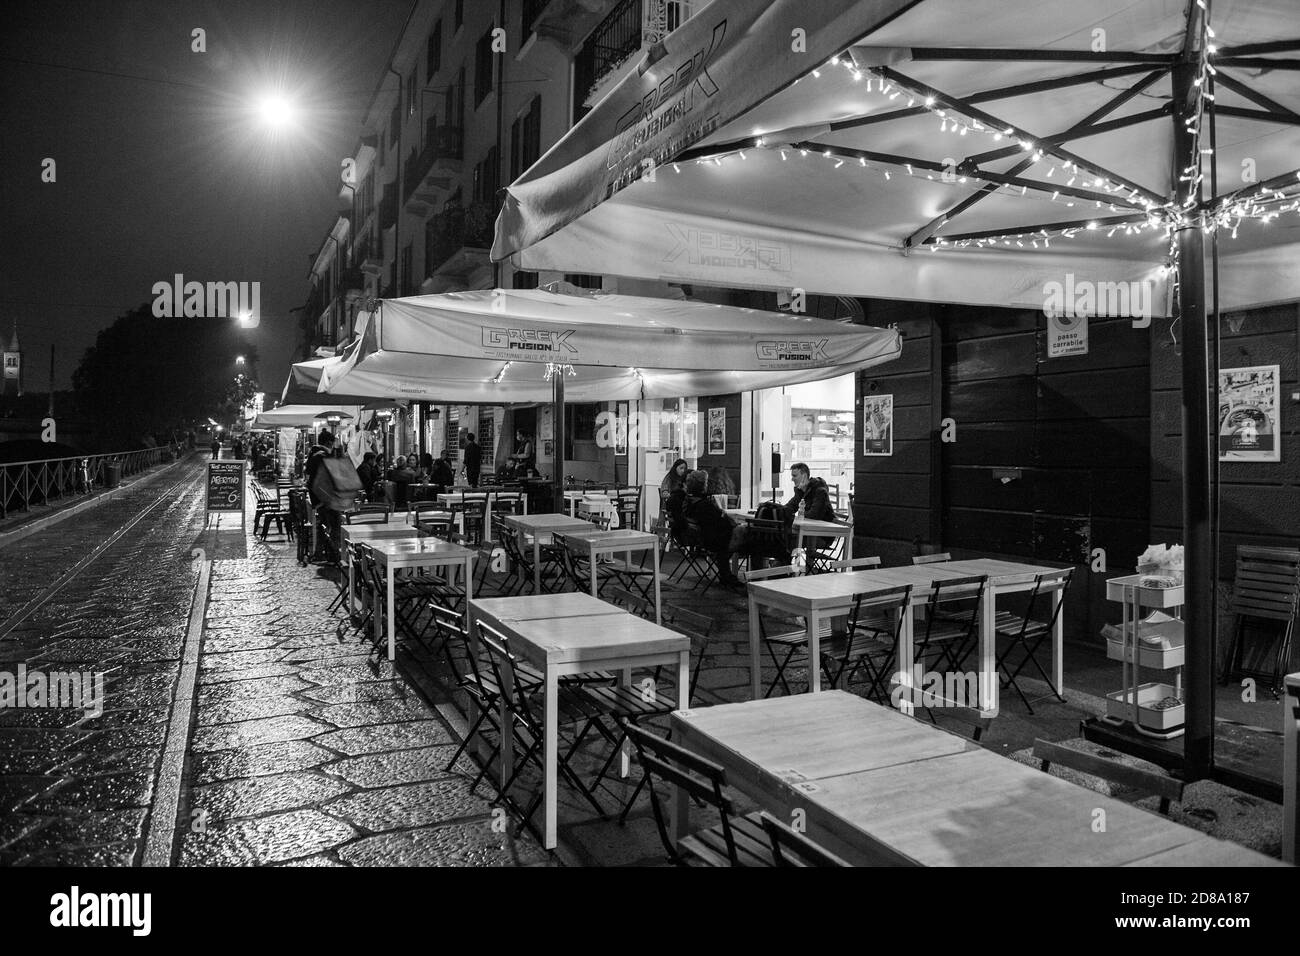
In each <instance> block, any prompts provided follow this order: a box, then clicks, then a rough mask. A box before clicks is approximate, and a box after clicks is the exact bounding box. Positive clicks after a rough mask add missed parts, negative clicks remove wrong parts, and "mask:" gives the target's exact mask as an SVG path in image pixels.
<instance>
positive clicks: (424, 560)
mask: <svg viewBox="0 0 1300 956" xmlns="http://www.w3.org/2000/svg"><path fill="white" fill-rule="evenodd" d="M370 547H371V549H372V550H373V551H374V552H375V561H376V562H377V563H378V564H379V566H380V567H381V568H382V569H383V574H384V580H385V582H386V583H387V611H388V614H387V622H388V659H389V660H390V661H391V660H394V659H396V657H397V630H396V628H397V624H396V620H395V616H394V614H393V583H394V580H395V578H396V572H397V569H398V568H456V567H460V568H462V570H463V571H464V575H465V579H464V580H465V600H466V601H467V602H468V601H469V599H470V598H472V597H473V596H474V558H475V556H476V555H477V552H475V551H472V550H471V549H469V548H462V547H461V546H460V545H458V544H451V543H449V542H447V541H443V540H442V539H441V538H415V539H410V538H408V539H401V538H399V539H397V540H387V541H385V540H379V541H373V542H370ZM449 577H450V576H449ZM375 639H376V640H378V639H379V615H377V614H376V615H375Z"/></svg>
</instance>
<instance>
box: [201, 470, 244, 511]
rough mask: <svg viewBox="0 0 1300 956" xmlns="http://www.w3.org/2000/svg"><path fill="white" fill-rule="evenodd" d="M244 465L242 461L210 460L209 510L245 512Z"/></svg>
mask: <svg viewBox="0 0 1300 956" xmlns="http://www.w3.org/2000/svg"><path fill="white" fill-rule="evenodd" d="M244 465H245V462H242V461H210V462H208V484H207V489H208V511H209V512H213V511H232V512H237V513H239V514H241V515H242V514H243V513H244Z"/></svg>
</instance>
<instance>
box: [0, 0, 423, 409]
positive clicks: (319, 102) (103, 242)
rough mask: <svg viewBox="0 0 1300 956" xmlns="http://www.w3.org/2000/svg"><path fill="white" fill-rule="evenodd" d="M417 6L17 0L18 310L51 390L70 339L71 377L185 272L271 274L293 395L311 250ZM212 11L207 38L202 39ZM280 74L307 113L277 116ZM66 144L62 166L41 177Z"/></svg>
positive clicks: (262, 349)
mask: <svg viewBox="0 0 1300 956" xmlns="http://www.w3.org/2000/svg"><path fill="white" fill-rule="evenodd" d="M410 8H411V4H410V2H409V0H365V2H357V0H353V2H339V0H317V2H310V3H308V2H292V0H289V2H283V0H277V2H266V0H256V2H229V0H227V2H208V3H190V2H177V0H123V2H82V3H71V2H43V3H30V4H27V3H23V4H12V3H11V4H6V5H5V11H4V19H5V25H4V28H3V30H2V31H0V34H2V35H0V104H2V106H0V108H2V110H3V130H4V134H5V135H4V148H3V150H2V151H0V157H2V158H0V163H2V165H0V190H3V192H2V193H0V195H2V197H3V208H4V211H5V216H4V229H3V237H2V238H0V243H3V245H2V246H0V255H3V263H4V265H3V268H0V338H3V339H4V340H5V341H6V342H7V341H8V336H9V334H10V330H11V327H12V323H13V320H14V319H17V321H18V329H19V335H20V338H21V340H22V344H23V349H24V352H25V353H26V368H25V371H24V384H25V387H26V389H27V390H28V391H30V392H37V391H45V390H46V388H47V382H48V375H49V373H48V369H49V349H50V345H51V344H55V345H56V346H57V353H56V363H55V387H56V388H59V389H62V388H68V387H70V386H71V380H72V372H73V370H74V369H75V368H76V365H77V362H78V361H79V360H80V358H81V355H82V353H83V351H84V350H85V349H86V348H87V347H88V346H91V345H93V344H94V341H95V335H96V333H97V332H98V331H99V330H100V329H102V328H105V327H107V326H108V325H110V324H112V322H113V320H114V319H115V318H116V317H117V316H119V315H120V314H122V313H123V312H124V311H126V310H128V309H131V308H134V307H135V306H138V305H140V304H142V303H146V302H152V301H153V293H152V291H151V290H152V286H153V284H154V283H155V282H158V281H170V280H171V278H172V276H173V275H174V274H175V273H178V272H179V273H182V274H184V276H185V278H186V279H187V280H198V281H201V282H207V281H223V282H226V281H236V282H238V281H248V282H252V281H259V282H260V283H261V305H262V319H261V324H260V326H259V327H258V328H257V329H255V330H250V331H249V332H248V333H247V335H248V338H249V340H250V341H251V342H252V343H253V344H254V345H255V347H256V348H257V349H258V351H259V355H260V362H259V367H258V370H257V371H258V377H259V381H260V384H261V385H262V387H263V388H264V389H265V390H266V391H267V392H268V393H271V394H268V403H269V401H270V399H271V398H273V397H275V398H278V396H279V391H280V388H281V387H282V386H283V384H284V380H285V377H286V376H287V374H288V363H289V362H290V361H291V359H292V358H293V357H294V350H295V348H296V343H297V336H298V332H297V327H298V319H299V313H291V312H290V310H291V309H293V308H296V307H298V306H301V305H302V304H303V303H304V302H305V301H306V298H307V292H308V288H309V286H308V281H307V274H308V268H309V265H310V260H309V254H314V253H315V252H316V251H317V250H318V249H319V248H320V245H321V243H322V241H323V239H324V236H325V233H326V231H327V230H328V229H329V227H330V225H331V224H332V222H333V218H332V217H333V215H334V214H335V213H336V212H337V211H338V208H339V206H338V200H337V198H336V197H337V193H338V173H339V162H340V160H341V159H342V158H343V157H344V156H345V155H348V154H350V152H351V151H352V149H353V148H354V146H355V144H356V139H357V136H358V133H359V130H360V120H361V116H362V112H363V111H364V109H365V108H366V106H367V104H368V103H369V102H370V98H371V96H372V95H373V93H374V91H375V88H376V86H377V85H378V84H379V82H380V80H381V75H382V74H383V71H384V68H385V66H386V64H387V61H388V58H389V56H390V55H391V53H392V49H393V44H394V43H395V42H396V39H397V37H398V34H399V32H400V30H401V28H402V25H403V24H404V23H405V20H406V17H407V14H408V13H409V12H410ZM196 27H201V28H203V29H204V30H205V31H206V34H207V36H206V45H207V52H206V53H196V52H192V51H191V44H192V40H191V32H192V31H193V30H194V29H195V28H196ZM386 82H388V83H396V78H395V77H393V76H391V75H389V76H388V77H387V80H386ZM272 90H279V91H282V93H283V94H284V95H285V96H286V97H287V98H289V99H290V100H291V101H294V102H295V103H296V104H297V105H298V111H299V112H298V116H297V121H296V125H295V126H293V127H291V128H288V129H284V130H281V131H279V132H272V131H271V130H270V129H269V128H268V127H267V126H266V125H265V124H264V123H263V122H262V121H261V118H260V116H259V115H258V114H257V112H256V110H255V109H254V104H255V103H256V102H257V100H258V99H259V98H260V97H261V96H262V95H263V94H264V93H265V92H267V91H272ZM46 158H52V159H54V160H55V163H56V167H55V169H56V176H57V180H56V181H55V182H53V183H43V182H42V181H41V173H42V168H43V162H44V160H45V159H46ZM176 321H178V322H184V321H187V320H185V319H183V318H178V319H177V320H176ZM189 321H194V320H192V319H191V320H189Z"/></svg>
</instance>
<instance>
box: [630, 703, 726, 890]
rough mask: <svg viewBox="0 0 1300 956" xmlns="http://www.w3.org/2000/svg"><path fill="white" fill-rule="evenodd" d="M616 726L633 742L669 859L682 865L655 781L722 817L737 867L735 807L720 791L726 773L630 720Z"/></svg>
mask: <svg viewBox="0 0 1300 956" xmlns="http://www.w3.org/2000/svg"><path fill="white" fill-rule="evenodd" d="M619 726H620V727H621V728H622V730H623V732H624V733H626V734H627V737H628V739H629V740H630V741H632V746H633V747H635V748H636V753H637V760H638V762H639V763H640V764H641V766H642V767H643V768H644V769H645V772H646V776H647V777H649V778H650V804H651V807H652V809H653V810H654V815H655V823H656V824H657V825H658V827H659V838H660V839H661V840H662V841H663V844H664V849H665V850H667V851H668V856H669V858H670V859H671V860H672V861H673V862H674V863H678V862H681V854H680V853H679V852H678V850H677V847H676V845H675V844H674V842H673V841H672V839H671V838H670V837H669V835H668V826H667V823H666V819H665V816H664V810H663V807H662V805H661V804H660V802H659V795H658V793H657V792H656V790H655V785H654V782H655V780H660V781H662V782H664V783H666V784H669V785H672V786H675V787H678V788H679V789H681V790H682V791H684V792H685V793H687V794H688V795H690V796H692V797H694V798H695V799H696V800H700V801H703V802H704V803H707V804H708V805H709V806H711V807H713V808H714V809H716V810H717V811H718V813H719V815H720V816H721V818H722V837H723V840H724V842H725V843H726V848H727V856H728V858H729V860H730V862H731V865H732V866H737V865H739V861H738V859H737V856H736V842H735V838H734V836H733V835H732V832H731V816H732V814H734V813H735V805H734V804H733V803H732V801H731V798H730V797H729V796H728V795H727V794H726V793H725V792H724V790H723V787H725V786H726V785H727V772H726V771H725V770H724V769H723V768H722V767H721V766H719V765H718V764H716V763H714V762H713V761H711V760H706V759H705V758H703V757H700V756H698V755H696V754H693V753H691V752H690V751H689V750H687V749H686V748H684V747H681V746H678V745H677V744H675V743H673V742H672V741H670V740H665V739H664V738H663V737H659V736H657V735H655V734H652V733H650V732H649V731H648V730H643V729H642V728H640V727H638V726H637V725H636V724H633V723H631V722H630V721H626V720H622V719H620V720H619Z"/></svg>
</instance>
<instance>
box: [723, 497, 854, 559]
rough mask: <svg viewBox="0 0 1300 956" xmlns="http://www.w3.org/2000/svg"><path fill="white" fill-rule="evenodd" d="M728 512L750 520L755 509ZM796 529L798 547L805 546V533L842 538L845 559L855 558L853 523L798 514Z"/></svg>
mask: <svg viewBox="0 0 1300 956" xmlns="http://www.w3.org/2000/svg"><path fill="white" fill-rule="evenodd" d="M727 514H728V515H731V516H732V517H735V518H740V519H741V520H743V521H749V520H750V519H752V518H753V517H754V512H753V511H745V510H743V509H739V508H730V509H728V510H727ZM794 529H795V531H796V532H798V537H797V539H796V541H795V547H796V548H802V547H803V539H804V536H805V535H807V536H808V537H810V538H842V539H843V540H844V560H845V561H849V560H851V559H852V558H853V525H851V524H840V523H839V522H838V521H818V520H817V519H815V518H805V517H803V516H802V515H796V516H795V519H794Z"/></svg>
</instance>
